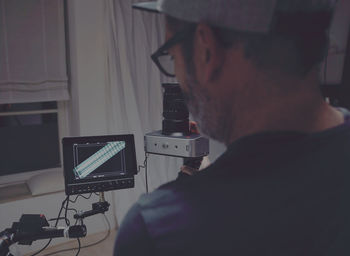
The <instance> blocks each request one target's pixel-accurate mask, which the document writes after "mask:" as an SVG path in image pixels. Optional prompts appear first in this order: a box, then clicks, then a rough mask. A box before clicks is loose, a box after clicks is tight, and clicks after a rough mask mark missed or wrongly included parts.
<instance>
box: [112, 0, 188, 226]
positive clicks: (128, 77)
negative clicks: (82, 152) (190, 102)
mask: <svg viewBox="0 0 350 256" xmlns="http://www.w3.org/2000/svg"><path fill="white" fill-rule="evenodd" d="M133 2H136V1H132V0H106V8H105V17H106V20H105V22H106V24H105V25H106V26H105V27H106V29H107V31H106V46H107V49H106V50H107V56H108V57H107V59H108V60H107V63H106V70H107V73H106V80H107V81H108V84H107V91H106V94H107V95H108V102H107V106H108V111H109V113H108V119H109V120H108V122H109V123H108V128H109V133H111V134H122V133H133V134H134V135H135V143H136V154H137V161H138V165H142V164H143V161H144V158H145V155H144V154H145V153H144V140H143V136H144V134H145V133H147V132H151V131H154V130H160V129H161V123H162V108H163V107H162V89H161V82H162V81H164V78H162V77H161V75H160V72H159V70H158V68H157V67H156V66H155V65H154V64H153V63H152V61H151V58H150V55H151V54H152V53H153V52H154V51H155V50H156V49H157V48H158V47H159V46H160V45H161V44H162V43H163V42H164V22H163V20H162V17H161V16H160V15H154V14H148V13H143V12H140V11H137V10H132V8H131V6H132V3H133ZM181 163H182V162H181V160H180V159H177V158H171V157H165V156H154V155H150V157H149V160H148V182H149V189H150V191H152V190H153V189H155V188H157V187H158V186H159V185H161V184H163V183H166V182H167V181H170V180H173V179H175V178H176V176H177V173H178V171H179V168H180V166H181ZM145 191H146V187H145V172H144V170H143V169H142V170H141V172H140V173H139V174H138V175H137V176H135V188H134V189H127V190H119V191H116V192H115V198H116V202H115V203H116V215H117V219H118V222H119V223H120V222H121V221H122V219H123V217H124V215H125V213H126V212H127V210H128V209H129V208H130V206H131V205H132V204H133V203H134V202H136V200H137V199H138V198H139V196H140V195H141V194H142V193H145Z"/></svg>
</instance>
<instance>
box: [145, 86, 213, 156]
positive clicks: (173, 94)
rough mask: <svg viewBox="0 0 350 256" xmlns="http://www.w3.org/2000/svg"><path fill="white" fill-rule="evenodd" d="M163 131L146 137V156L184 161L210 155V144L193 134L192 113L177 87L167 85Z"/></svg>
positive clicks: (203, 138)
mask: <svg viewBox="0 0 350 256" xmlns="http://www.w3.org/2000/svg"><path fill="white" fill-rule="evenodd" d="M162 87H163V90H164V91H163V122H162V130H160V131H154V132H151V133H147V134H146V135H145V137H144V139H145V152H146V153H149V154H157V155H167V156H175V157H183V158H193V157H202V156H207V155H208V154H209V140H208V139H207V138H205V137H203V136H201V135H199V134H190V125H189V112H188V109H187V106H186V103H185V100H184V97H183V94H182V91H181V88H180V86H179V84H178V83H164V84H162Z"/></svg>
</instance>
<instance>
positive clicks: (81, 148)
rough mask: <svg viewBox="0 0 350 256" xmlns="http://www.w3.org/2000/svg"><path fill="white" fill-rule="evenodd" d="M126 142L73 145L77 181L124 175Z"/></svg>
mask: <svg viewBox="0 0 350 256" xmlns="http://www.w3.org/2000/svg"><path fill="white" fill-rule="evenodd" d="M125 145H126V144H125V141H112V142H106V143H85V144H74V145H73V161H74V169H73V172H74V176H75V179H85V178H102V177H107V176H110V175H111V174H113V175H116V174H117V175H124V174H125V170H126V163H125V161H126V160H125Z"/></svg>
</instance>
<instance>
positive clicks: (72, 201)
mask: <svg viewBox="0 0 350 256" xmlns="http://www.w3.org/2000/svg"><path fill="white" fill-rule="evenodd" d="M91 196H92V193H90V195H89V196H83V195H82V194H79V195H77V196H76V198H75V199H73V200H69V202H71V203H73V204H74V203H76V202H77V200H78V198H79V197H82V198H85V199H90V198H91Z"/></svg>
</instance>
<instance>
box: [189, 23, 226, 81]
mask: <svg viewBox="0 0 350 256" xmlns="http://www.w3.org/2000/svg"><path fill="white" fill-rule="evenodd" d="M224 51H225V50H224V48H223V47H222V46H221V45H220V43H219V42H218V40H217V37H216V35H215V34H214V31H213V29H212V28H211V27H209V26H208V25H206V24H203V23H200V24H198V25H197V28H196V32H195V37H194V63H195V67H196V74H197V79H198V80H202V81H201V82H209V81H212V80H215V79H216V77H217V75H218V74H219V72H218V71H219V70H220V69H221V67H222V65H223V62H224Z"/></svg>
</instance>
